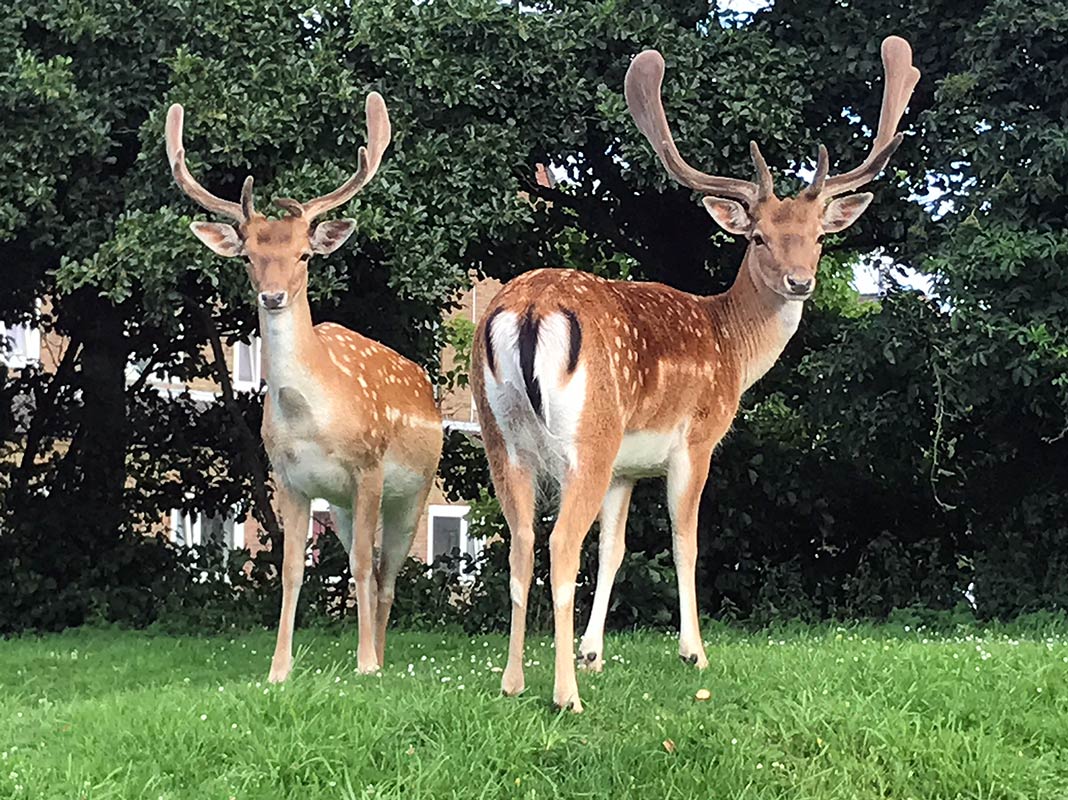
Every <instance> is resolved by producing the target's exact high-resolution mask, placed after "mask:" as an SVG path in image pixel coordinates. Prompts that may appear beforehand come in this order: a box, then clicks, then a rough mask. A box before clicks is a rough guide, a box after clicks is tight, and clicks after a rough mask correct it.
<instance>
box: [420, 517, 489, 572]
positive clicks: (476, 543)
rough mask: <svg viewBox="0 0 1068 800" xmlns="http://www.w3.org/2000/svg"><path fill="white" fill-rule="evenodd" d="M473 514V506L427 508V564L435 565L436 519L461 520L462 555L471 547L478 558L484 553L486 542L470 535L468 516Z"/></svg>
mask: <svg viewBox="0 0 1068 800" xmlns="http://www.w3.org/2000/svg"><path fill="white" fill-rule="evenodd" d="M470 512H471V506H461V505H455V506H446V505H430V506H429V507H428V508H427V514H426V556H425V560H426V563H427V564H432V563H434V519H435V518H443V519H448V518H452V519H456V518H459V520H460V553H461V554H463V553H466V552H468V548H469V547H470V548H471V549H472V550H474V553H475V555H476V556H477V555H478V554H479V553H481V552H482V548H483V547H485V544H486V543H485V541H483V540H482V539H481V538H474V537H471V536H469V535H468V530H469V525H468V521H467V515H468V514H469V513H470Z"/></svg>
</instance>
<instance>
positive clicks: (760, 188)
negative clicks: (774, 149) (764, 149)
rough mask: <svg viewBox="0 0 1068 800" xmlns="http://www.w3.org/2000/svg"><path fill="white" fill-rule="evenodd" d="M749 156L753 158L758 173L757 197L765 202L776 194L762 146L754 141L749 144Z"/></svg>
mask: <svg viewBox="0 0 1068 800" xmlns="http://www.w3.org/2000/svg"><path fill="white" fill-rule="evenodd" d="M749 155H751V156H752V157H753V165H754V166H755V167H756V171H757V193H758V194H757V196H758V199H760V200H764V199H766V198H768V197H770V196H771V195H773V194H775V181H774V179H773V178H772V177H771V170H770V169H768V162H767V161H765V160H764V154H763V153H761V152H760V145H758V144H757V143H756V142H754V141H750V142H749Z"/></svg>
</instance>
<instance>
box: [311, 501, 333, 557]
mask: <svg viewBox="0 0 1068 800" xmlns="http://www.w3.org/2000/svg"><path fill="white" fill-rule="evenodd" d="M333 532H334V518H333V515H332V514H331V513H330V504H329V503H327V502H326V501H325V500H323V499H322V498H317V499H315V500H313V501H312V507H311V518H310V519H309V520H308V560H307V562H306V563H307V565H308V566H309V567H311V566H314V565H316V564H318V563H319V557H320V555H321V554H322V547H323V545H322V542H321V541H320V537H323V538H325V537H326V536H327V534H332V533H333Z"/></svg>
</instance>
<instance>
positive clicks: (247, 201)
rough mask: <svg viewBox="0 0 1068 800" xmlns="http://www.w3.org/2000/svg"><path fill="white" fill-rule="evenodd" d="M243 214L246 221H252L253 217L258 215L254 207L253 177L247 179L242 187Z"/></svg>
mask: <svg viewBox="0 0 1068 800" xmlns="http://www.w3.org/2000/svg"><path fill="white" fill-rule="evenodd" d="M241 213H242V214H244V215H245V219H252V215H253V214H255V213H256V209H255V208H253V207H252V176H251V175H249V176H248V177H247V178H245V183H244V184H243V185H242V186H241Z"/></svg>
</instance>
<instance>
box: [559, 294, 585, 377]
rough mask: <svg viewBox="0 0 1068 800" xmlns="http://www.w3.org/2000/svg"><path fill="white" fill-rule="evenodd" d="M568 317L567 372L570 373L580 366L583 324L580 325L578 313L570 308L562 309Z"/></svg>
mask: <svg viewBox="0 0 1068 800" xmlns="http://www.w3.org/2000/svg"><path fill="white" fill-rule="evenodd" d="M560 311H561V313H562V314H563V315H564V316H565V317H567V325H568V347H567V374H568V375H570V374H571V373H572V372H574V371H575V367H577V366H578V358H579V351H580V350H581V349H582V326H581V325H579V321H578V314H576V313H575V312H574V311H572V310H571V309H570V308H562V309H560Z"/></svg>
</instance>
